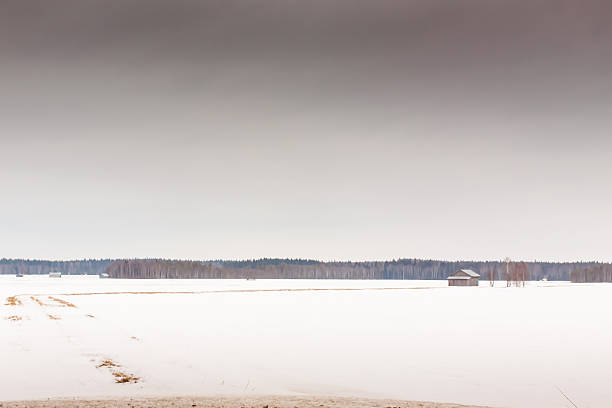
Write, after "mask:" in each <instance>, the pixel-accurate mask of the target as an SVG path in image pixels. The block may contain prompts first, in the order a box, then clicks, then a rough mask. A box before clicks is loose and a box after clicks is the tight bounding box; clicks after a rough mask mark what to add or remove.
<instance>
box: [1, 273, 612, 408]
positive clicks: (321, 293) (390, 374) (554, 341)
mask: <svg viewBox="0 0 612 408" xmlns="http://www.w3.org/2000/svg"><path fill="white" fill-rule="evenodd" d="M481 284H482V286H480V287H477V288H449V287H446V282H443V281H322V280H319V281H306V280H256V281H246V280H112V279H98V277H92V276H64V277H62V278H61V279H51V278H48V277H47V276H26V277H24V278H16V277H14V276H0V301H1V303H0V362H1V367H2V369H1V370H0V401H1V400H4V401H6V400H14V399H38V398H48V397H72V396H79V397H95V396H132V395H134V396H137V395H138V396H143V395H147V396H155V395H208V394H230V395H231V394H240V395H244V394H250V393H252V394H293V393H301V394H314V395H344V396H357V397H374V398H377V397H380V398H397V399H411V400H432V401H450V402H458V403H469V404H483V405H493V406H504V407H517V408H523V407H526V408H528V407H534V408H535V407H537V408H547V407H565V406H568V405H569V403H568V402H567V401H565V400H564V399H563V397H562V396H561V394H560V393H559V391H558V390H557V388H556V387H559V388H560V389H562V390H563V391H564V392H565V393H567V394H568V395H569V396H570V397H571V398H572V399H573V400H574V401H575V402H576V403H577V404H578V405H579V406H580V407H590V408H597V407H609V406H610V403H611V401H612V388H610V387H609V384H610V380H612V348H611V347H610V344H612V317H611V316H610V310H612V285H609V284H592V285H588V284H582V285H572V284H569V283H559V282H546V283H545V282H531V283H530V284H529V286H528V287H527V288H506V287H505V283H501V282H498V283H497V286H498V287H496V288H489V287H488V286H485V285H487V283H481ZM281 289H297V290H287V291H285V290H281ZM304 289H335V290H304ZM337 289H355V290H337ZM360 289H365V290H360ZM371 289H377V290H371ZM108 292H114V293H113V294H109V293H108ZM118 292H119V293H118ZM125 292H131V293H125ZM151 292H173V293H151ZM86 293H97V294H92V295H87V294H86ZM14 295H19V296H17V297H16V299H15V300H14V303H15V305H12V304H11V303H13V301H12V300H11V299H7V298H10V297H11V296H14ZM20 303H21V304H20ZM73 306H74V307H73ZM104 360H110V361H112V362H113V363H115V364H118V365H119V366H120V367H112V366H111V367H105V366H102V367H98V366H99V365H101V364H102V362H103V361H104ZM113 372H120V373H122V374H125V375H126V377H115V376H113ZM130 376H132V377H138V378H140V380H139V381H138V382H136V383H132V382H127V383H123V384H118V383H116V382H115V380H116V379H117V378H126V381H128V380H129V377H130Z"/></svg>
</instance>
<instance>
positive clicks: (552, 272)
mask: <svg viewBox="0 0 612 408" xmlns="http://www.w3.org/2000/svg"><path fill="white" fill-rule="evenodd" d="M458 269H472V270H474V271H475V272H478V273H479V274H480V275H481V276H482V277H483V279H487V278H488V279H499V280H507V281H511V282H518V281H522V280H523V278H524V280H540V279H543V278H546V279H548V280H570V279H571V280H572V281H575V282H600V281H612V279H611V278H610V275H611V271H612V265H611V264H603V263H597V262H571V263H570V262H566V263H554V262H518V263H511V264H510V267H509V268H508V271H509V274H508V273H506V263H505V262H503V261H485V262H483V261H437V260H424V259H398V260H392V261H379V262H321V261H316V260H312V259H281V258H264V259H252V260H242V261H227V260H211V261H173V260H162V259H128V260H111V259H84V260H76V261H39V260H27V259H0V274H17V273H23V274H26V275H33V274H34V275H35V274H48V273H49V272H52V271H58V272H61V273H62V274H64V275H82V274H88V275H98V274H100V273H103V272H106V273H108V274H109V275H110V276H111V277H114V278H138V279H141V278H149V279H160V278H166V279H172V278H194V279H224V278H236V279H244V278H257V279H399V280H402V279H404V280H406V279H422V280H429V279H446V278H447V277H448V276H449V275H450V274H451V273H453V272H455V271H456V270H458Z"/></svg>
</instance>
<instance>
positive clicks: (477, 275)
mask: <svg viewBox="0 0 612 408" xmlns="http://www.w3.org/2000/svg"><path fill="white" fill-rule="evenodd" d="M461 272H463V273H467V274H468V275H470V276H471V277H472V278H480V275H479V274H477V273H476V272H474V271H473V270H471V269H461Z"/></svg>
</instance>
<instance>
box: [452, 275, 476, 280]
mask: <svg viewBox="0 0 612 408" xmlns="http://www.w3.org/2000/svg"><path fill="white" fill-rule="evenodd" d="M447 279H449V280H470V279H472V278H471V277H469V276H449V277H448V278H447Z"/></svg>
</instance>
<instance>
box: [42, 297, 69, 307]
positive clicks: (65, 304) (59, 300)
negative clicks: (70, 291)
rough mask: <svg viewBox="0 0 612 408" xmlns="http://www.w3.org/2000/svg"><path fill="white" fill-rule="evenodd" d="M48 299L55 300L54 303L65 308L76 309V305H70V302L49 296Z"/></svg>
mask: <svg viewBox="0 0 612 408" xmlns="http://www.w3.org/2000/svg"><path fill="white" fill-rule="evenodd" d="M48 298H49V299H51V300H53V301H54V302H57V303H60V304H62V305H64V306H66V307H76V306H75V305H74V304H72V303H70V302H68V301H65V300H64V299H58V298H56V297H53V296H48Z"/></svg>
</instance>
